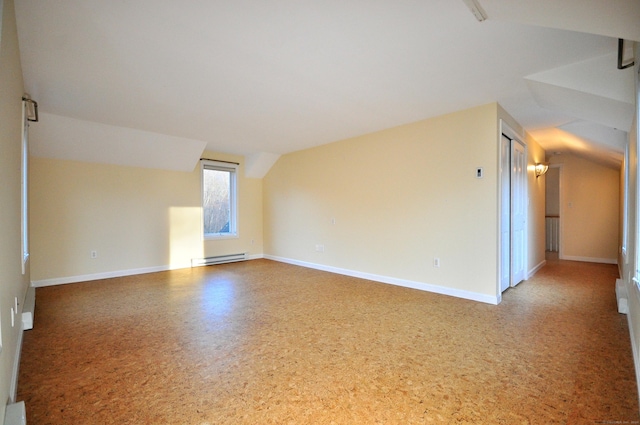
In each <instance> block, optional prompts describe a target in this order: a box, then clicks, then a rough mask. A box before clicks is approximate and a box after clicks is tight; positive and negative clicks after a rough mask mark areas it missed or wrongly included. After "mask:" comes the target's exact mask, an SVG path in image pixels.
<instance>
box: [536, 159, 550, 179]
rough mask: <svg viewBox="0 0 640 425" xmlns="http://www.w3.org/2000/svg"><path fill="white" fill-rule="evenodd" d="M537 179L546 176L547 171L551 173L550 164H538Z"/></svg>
mask: <svg viewBox="0 0 640 425" xmlns="http://www.w3.org/2000/svg"><path fill="white" fill-rule="evenodd" d="M535 170H536V178H538V177H540V176H542V175H544V174H545V173H546V172H547V171H549V164H545V163H540V162H538V163H536V168H535Z"/></svg>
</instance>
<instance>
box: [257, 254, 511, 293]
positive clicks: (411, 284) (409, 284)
mask: <svg viewBox="0 0 640 425" xmlns="http://www.w3.org/2000/svg"><path fill="white" fill-rule="evenodd" d="M264 258H266V259H268V260H273V261H279V262H281V263H287V264H293V265H295V266H302V267H307V268H310V269H316V270H322V271H325V272H330V273H336V274H341V275H345V276H351V277H357V278H360V279H367V280H372V281H374V282H380V283H388V284H390V285H396V286H402V287H405V288H412V289H419V290H421V291H427V292H433V293H436V294H442V295H449V296H452V297H456V298H463V299H467V300H471V301H479V302H483V303H487V304H494V305H497V304H498V302H499V299H498V297H496V296H491V295H485V294H479V293H477V292H470V291H463V290H460V289H455V288H447V287H445V286H438V285H431V284H429V283H423V282H416V281H413V280H406V279H398V278H395V277H390V276H381V275H377V274H373V273H365V272H359V271H356V270H349V269H343V268H339V267H332V266H325V265H323V264H316V263H309V262H306V261H300V260H294V259H291V258H284V257H278V256H275V255H266V254H265V255H264Z"/></svg>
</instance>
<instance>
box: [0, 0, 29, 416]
mask: <svg viewBox="0 0 640 425" xmlns="http://www.w3.org/2000/svg"><path fill="white" fill-rule="evenodd" d="M23 87H24V86H23V82H22V70H21V66H20V56H19V53H18V39H17V34H16V24H15V14H14V9H13V0H4V10H3V11H2V39H1V44H0V129H2V130H1V131H0V182H1V183H0V235H2V236H1V237H0V332H1V334H2V335H1V337H2V349H1V350H0V418H4V412H5V403H6V401H7V399H9V398H10V397H12V395H11V394H9V393H10V385H11V376H12V370H13V367H14V363H15V361H16V358H17V357H16V352H17V349H18V348H19V347H18V340H19V336H20V331H21V326H20V324H21V311H22V305H23V301H24V297H25V295H26V291H27V288H28V286H29V270H28V269H27V273H26V274H25V275H23V274H22V264H21V263H22V255H21V251H22V250H21V245H22V244H21V237H20V233H21V230H20V229H21V224H20V223H21V219H20V216H21V214H20V203H21V201H20V199H21V197H20V187H21V186H20V163H21V159H20V158H21V139H22V130H21V128H22V127H21V121H22V106H21V105H22V100H21V99H22V95H23V90H24V88H23ZM15 297H18V299H19V301H20V305H19V307H18V310H20V311H19V312H18V314H16V315H15V320H16V325H15V326H14V327H11V307H12V306H13V305H14V298H15Z"/></svg>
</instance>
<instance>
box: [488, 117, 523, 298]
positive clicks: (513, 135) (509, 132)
mask: <svg viewBox="0 0 640 425" xmlns="http://www.w3.org/2000/svg"><path fill="white" fill-rule="evenodd" d="M503 134H504V135H505V136H507V137H508V138H510V139H512V140H516V141H517V142H518V143H520V144H522V145H523V146H524V148H525V164H526V165H527V171H526V176H527V178H526V179H527V180H526V184H525V193H524V197H525V203H526V206H525V218H524V219H525V224H524V226H525V232H524V241H523V244H524V247H523V251H524V252H523V255H524V259H523V261H524V268H525V279H526V278H527V273H528V265H529V253H528V247H529V232H528V225H529V208H528V205H529V202H528V199H529V172H528V165H529V152H528V151H529V150H528V149H527V144H526V143H525V142H524V141H523V140H524V137H522V135H520V134H518V133H517V132H516V131H515V130H514V129H513V128H512V127H511V126H509V124H507V123H506V122H505V121H504V120H503V119H500V120H499V125H498V134H497V147H498V149H497V161H498V173H497V174H498V176H497V185H496V186H497V198H498V210H497V224H498V226H497V229H496V232H497V242H498V243H497V256H496V259H497V261H496V271H497V274H496V299H497V300H498V303H500V302H501V301H502V291H501V286H500V283H501V282H500V278H501V276H502V260H501V259H502V241H501V235H500V231H501V228H502V219H501V217H500V213H501V211H502V176H501V170H500V167H501V162H500V160H501V158H500V155H501V144H502V135H503ZM509 172H511V170H509Z"/></svg>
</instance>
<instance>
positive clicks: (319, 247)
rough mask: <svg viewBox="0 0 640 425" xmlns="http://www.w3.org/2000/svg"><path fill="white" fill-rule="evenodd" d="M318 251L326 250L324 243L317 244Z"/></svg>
mask: <svg viewBox="0 0 640 425" xmlns="http://www.w3.org/2000/svg"><path fill="white" fill-rule="evenodd" d="M316 252H324V245H316Z"/></svg>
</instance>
